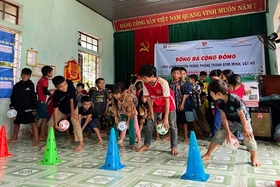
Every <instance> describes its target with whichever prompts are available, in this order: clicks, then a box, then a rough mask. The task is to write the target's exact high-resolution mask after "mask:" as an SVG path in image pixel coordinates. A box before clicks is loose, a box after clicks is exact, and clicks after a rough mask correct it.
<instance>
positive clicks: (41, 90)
mask: <svg viewBox="0 0 280 187" xmlns="http://www.w3.org/2000/svg"><path fill="white" fill-rule="evenodd" d="M44 87H45V88H48V87H49V81H48V79H47V78H46V77H44V76H43V77H41V78H40V79H39V80H38V82H37V85H36V91H37V95H38V100H39V101H42V102H46V100H47V96H46V95H45V94H44Z"/></svg>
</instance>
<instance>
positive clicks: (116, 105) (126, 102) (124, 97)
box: [112, 82, 136, 149]
mask: <svg viewBox="0 0 280 187" xmlns="http://www.w3.org/2000/svg"><path fill="white" fill-rule="evenodd" d="M112 94H113V98H114V101H113V107H112V108H113V113H114V120H115V124H114V128H115V132H116V137H118V136H119V131H118V130H117V125H118V124H119V122H120V121H125V122H126V124H127V127H128V132H129V144H130V146H131V148H132V149H135V148H136V147H135V132H134V116H135V114H136V109H135V106H134V104H133V101H132V98H131V94H129V93H127V92H126V89H125V84H124V83H122V82H120V83H117V84H115V85H114V86H113V88H112ZM118 143H119V144H122V143H123V137H121V138H120V140H119V141H118Z"/></svg>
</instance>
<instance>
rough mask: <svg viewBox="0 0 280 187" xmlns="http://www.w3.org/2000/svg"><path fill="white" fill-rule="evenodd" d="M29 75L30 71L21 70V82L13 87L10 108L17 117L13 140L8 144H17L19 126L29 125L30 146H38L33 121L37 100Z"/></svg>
mask: <svg viewBox="0 0 280 187" xmlns="http://www.w3.org/2000/svg"><path fill="white" fill-rule="evenodd" d="M31 74H32V71H31V69H29V68H23V69H22V70H21V79H22V80H21V81H19V82H18V83H16V84H15V85H14V87H13V91H12V95H11V104H10V108H11V109H15V110H16V111H17V116H16V117H15V119H14V124H15V125H14V133H13V138H12V139H11V140H10V141H9V142H11V143H17V141H18V139H17V138H18V132H19V129H20V124H31V126H32V131H33V143H32V146H38V145H39V138H38V127H37V125H36V120H35V115H36V109H37V99H36V93H35V90H34V88H35V87H34V84H33V82H32V81H31V80H30V77H31Z"/></svg>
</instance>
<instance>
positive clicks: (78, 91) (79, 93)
mask: <svg viewBox="0 0 280 187" xmlns="http://www.w3.org/2000/svg"><path fill="white" fill-rule="evenodd" d="M84 89H85V85H84V84H83V83H78V84H77V85H76V95H77V100H78V107H80V106H82V102H81V98H82V97H83V96H84V94H83V92H84Z"/></svg>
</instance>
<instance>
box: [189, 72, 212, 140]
mask: <svg viewBox="0 0 280 187" xmlns="http://www.w3.org/2000/svg"><path fill="white" fill-rule="evenodd" d="M188 78H189V82H190V84H191V85H192V99H193V101H194V104H195V108H194V109H195V113H196V116H197V118H198V119H197V120H195V121H194V128H195V131H196V132H197V133H198V135H199V136H200V132H199V131H201V132H202V135H203V136H204V137H209V136H210V126H209V125H208V123H207V121H206V118H205V116H204V114H203V113H202V111H201V101H200V93H201V90H200V87H199V86H198V85H197V84H195V83H196V82H197V78H198V77H197V75H195V74H192V75H189V76H188ZM201 138H202V137H201Z"/></svg>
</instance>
